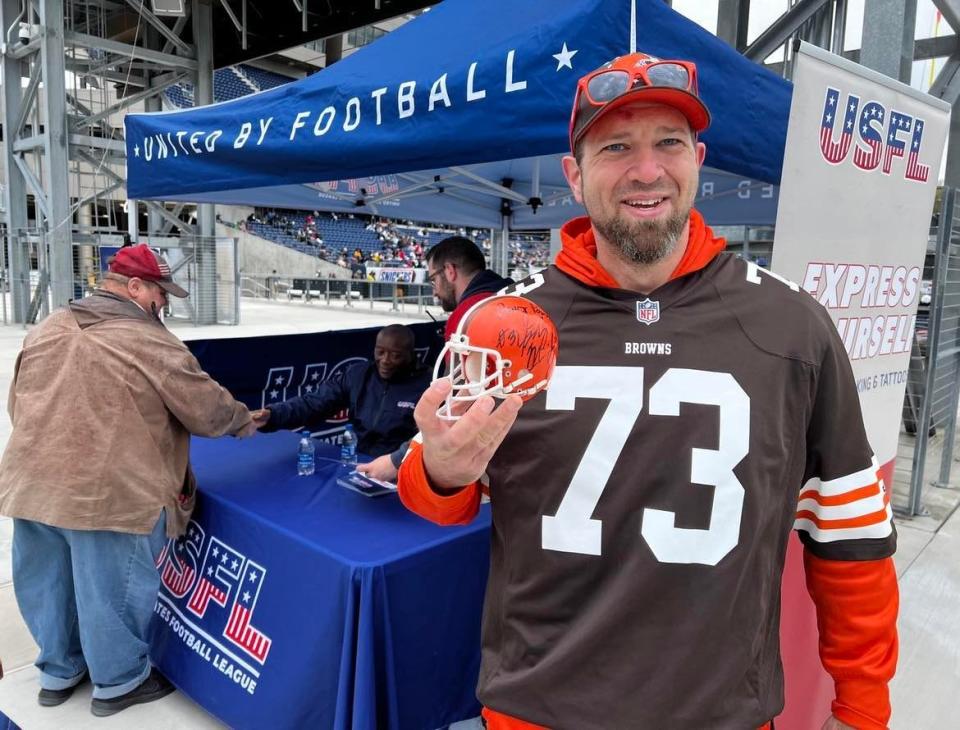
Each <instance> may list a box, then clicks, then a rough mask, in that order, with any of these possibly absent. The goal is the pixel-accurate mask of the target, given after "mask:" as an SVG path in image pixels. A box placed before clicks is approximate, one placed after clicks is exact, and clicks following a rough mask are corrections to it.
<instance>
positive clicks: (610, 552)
mask: <svg viewBox="0 0 960 730" xmlns="http://www.w3.org/2000/svg"><path fill="white" fill-rule="evenodd" d="M709 122H710V116H709V112H708V111H707V107H706V106H705V104H704V103H703V101H702V100H701V99H700V97H699V92H698V88H697V79H696V67H695V66H694V64H692V63H690V62H687V61H666V60H660V59H657V58H653V57H651V56H648V55H645V54H642V53H635V54H631V55H628V56H624V57H621V58H618V59H615V60H614V61H612V62H610V63H609V64H607V65H605V66H603V67H602V68H600V69H597V70H596V71H594V72H593V73H590V74H588V75H587V76H585V77H584V78H582V79H581V80H580V81H579V84H578V86H577V91H576V96H575V98H574V104H573V113H572V115H571V121H570V149H571V152H572V154H571V155H570V156H568V157H566V158H564V161H563V165H564V171H565V173H566V176H567V180H568V182H569V184H570V187H571V189H572V190H573V194H574V196H575V197H576V199H577V200H578V201H580V202H582V203H583V205H584V206H585V207H586V209H587V212H588V216H587V217H584V218H578V219H575V220H572V221H569V222H568V223H567V224H566V225H565V226H564V228H563V231H562V237H563V250H562V251H561V252H560V254H559V256H558V257H557V260H556V265H555V266H552V267H549V268H548V269H546V270H545V271H544V272H542V273H541V274H538V275H536V276H534V277H531V278H530V279H527V280H526V281H523V282H520V284H518V285H517V291H516V293H517V294H519V295H522V296H525V297H527V298H529V299H530V300H531V301H533V302H535V303H536V304H537V305H539V306H540V307H541V308H542V309H543V310H545V311H546V312H547V314H549V316H550V317H551V319H552V320H553V322H554V323H555V324H556V327H557V330H558V335H559V343H560V349H559V354H558V360H557V362H558V365H557V368H556V370H555V371H554V373H553V376H552V378H551V380H550V384H549V386H548V387H547V389H546V391H545V392H542V393H540V394H538V395H537V396H536V397H534V398H533V399H531V400H529V401H527V402H526V404H524V405H523V408H522V409H521V401H520V398H519V397H518V396H516V395H511V396H504V397H503V402H502V403H501V404H500V405H499V407H497V408H495V403H494V400H493V398H491V397H490V396H489V395H485V396H482V397H478V398H477V399H476V400H475V402H473V403H472V404H471V405H470V408H469V410H467V411H466V413H465V414H464V415H463V416H462V417H461V418H460V419H459V420H457V421H455V422H450V421H444V420H441V419H439V418H438V417H437V410H438V408H439V407H440V406H441V404H443V403H444V401H445V400H446V399H447V398H448V396H449V394H450V390H451V384H450V383H449V381H448V380H441V381H438V382H436V383H434V384H433V385H431V387H430V389H428V390H427V392H426V393H425V394H424V397H423V398H422V399H421V401H420V403H419V404H418V406H417V409H416V412H415V418H416V421H417V425H418V427H419V428H420V436H419V437H418V438H417V439H415V441H414V443H413V445H412V446H411V449H410V451H409V453H408V454H407V457H406V459H405V461H404V462H403V465H402V466H401V468H400V475H399V492H400V497H401V499H402V500H403V502H404V504H406V505H407V507H408V508H410V509H411V510H413V511H415V512H417V513H419V514H421V515H423V516H425V517H427V518H428V519H430V520H433V521H435V522H438V523H440V524H463V523H466V522H468V521H470V520H472V519H473V517H474V516H475V515H476V513H477V510H478V508H479V502H480V493H481V489H480V479H481V477H483V480H484V482H487V483H488V484H489V493H490V499H491V507H492V517H493V524H494V529H493V531H492V535H491V541H492V543H491V567H490V578H489V583H488V587H487V593H486V603H485V611H484V622H483V638H482V664H481V668H480V680H479V686H478V692H477V693H478V697H479V699H480V700H481V702H482V703H483V705H484V708H485V709H484V716H485V718H486V721H487V728H488V729H489V730H519V729H523V730H532V729H535V728H543V727H547V728H557V729H559V728H577V729H578V730H603V729H606V728H671V730H672V729H674V728H676V729H680V728H684V729H690V730H694V729H696V730H701V729H705V728H722V729H724V730H728V729H729V730H750V729H751V728H761V727H763V728H769V727H771V726H772V720H773V719H774V718H775V717H776V716H777V715H778V714H779V713H780V712H781V710H782V708H783V676H782V670H781V662H780V647H779V626H780V624H779V618H780V578H781V574H782V571H783V565H784V556H785V553H786V547H787V540H788V537H789V534H790V531H791V529H793V530H796V531H797V532H798V534H799V537H800V540H801V541H802V543H803V547H804V565H805V568H806V576H807V585H808V588H809V591H810V594H811V596H812V597H813V599H814V603H815V604H816V608H817V618H818V626H819V630H820V643H819V649H820V656H821V660H822V662H823V665H824V667H825V668H826V669H827V671H828V672H829V673H830V674H831V675H832V677H833V680H834V685H835V689H836V700H835V701H834V702H833V704H832V715H831V716H830V717H829V718H827V720H826V721H825V722H824V724H823V726H822V727H823V728H824V730H839V729H843V728H857V729H858V730H881V729H882V728H885V727H886V723H887V721H888V719H889V717H890V705H889V694H888V690H887V683H888V681H889V680H890V678H891V677H892V676H893V673H894V669H895V667H896V658H897V635H896V626H895V624H896V616H897V583H896V574H895V571H894V567H893V562H892V560H891V557H890V556H891V555H892V554H893V552H894V550H895V548H896V532H895V530H894V529H893V524H892V519H891V511H890V506H889V499H888V497H887V494H886V489H885V486H884V483H883V479H882V478H881V477H880V475H879V474H878V471H877V468H878V467H877V461H876V459H875V458H874V455H873V453H872V451H871V449H870V445H869V443H868V442H867V438H866V433H865V430H864V426H863V421H862V417H861V415H860V406H859V400H858V397H857V390H856V386H855V383H854V379H853V375H852V372H851V369H850V364H849V361H848V359H847V355H846V352H845V350H844V348H843V344H842V342H841V341H840V339H839V337H838V335H837V332H836V329H835V327H834V326H833V323H832V322H831V320H830V318H829V316H828V315H827V313H826V311H825V310H824V309H823V308H822V307H820V305H818V304H817V303H816V301H815V300H814V299H813V298H812V297H810V296H808V295H807V294H806V293H805V292H803V291H801V290H800V289H799V287H797V286H796V285H795V284H792V283H791V282H787V281H785V280H783V279H780V278H779V277H776V276H774V275H772V274H769V273H768V272H765V271H762V270H760V269H758V268H757V267H756V266H754V265H752V264H749V263H747V262H746V261H743V260H742V259H739V258H737V257H735V256H732V255H728V254H723V253H722V249H723V248H724V246H725V242H724V241H723V239H719V238H715V237H714V236H713V234H712V232H711V231H710V228H709V227H707V226H706V224H705V223H704V221H703V218H702V217H701V216H700V214H699V213H697V211H696V210H694V209H693V207H692V206H693V201H694V197H695V192H696V190H697V183H698V176H699V168H700V165H701V164H702V162H703V159H704V153H705V147H704V144H703V143H702V142H701V141H700V139H699V134H700V133H701V132H703V131H704V130H705V129H706V128H707V126H708V124H709ZM463 377H464V378H465V379H466V380H467V382H468V383H469V378H470V377H471V376H470V374H469V373H466V374H465V375H464V376H463Z"/></svg>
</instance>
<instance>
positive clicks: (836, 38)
mask: <svg viewBox="0 0 960 730" xmlns="http://www.w3.org/2000/svg"><path fill="white" fill-rule="evenodd" d="M846 32H847V0H834V3H833V39H832V40H831V42H830V51H831V52H832V53H836V54H837V55H840V54H842V53H843V39H844V35H846Z"/></svg>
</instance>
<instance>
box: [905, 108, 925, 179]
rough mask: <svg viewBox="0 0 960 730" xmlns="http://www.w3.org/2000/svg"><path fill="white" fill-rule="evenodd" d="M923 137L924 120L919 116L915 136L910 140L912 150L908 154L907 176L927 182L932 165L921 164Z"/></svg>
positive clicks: (915, 125)
mask: <svg viewBox="0 0 960 730" xmlns="http://www.w3.org/2000/svg"><path fill="white" fill-rule="evenodd" d="M922 139H923V120H922V119H920V118H919V117H918V118H917V120H916V124H914V125H913V138H912V139H911V140H910V152H909V153H908V154H907V173H906V178H907V179H908V180H916V181H917V182H926V181H927V177H928V176H929V175H930V165H921V164H920V161H919V159H918V158H919V157H920V142H921V140H922Z"/></svg>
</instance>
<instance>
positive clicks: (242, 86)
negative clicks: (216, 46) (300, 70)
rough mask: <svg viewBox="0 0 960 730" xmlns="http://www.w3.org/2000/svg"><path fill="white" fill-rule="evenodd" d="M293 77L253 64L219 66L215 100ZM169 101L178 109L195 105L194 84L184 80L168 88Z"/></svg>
mask: <svg viewBox="0 0 960 730" xmlns="http://www.w3.org/2000/svg"><path fill="white" fill-rule="evenodd" d="M290 81H293V79H291V78H287V77H286V76H281V75H280V74H275V73H271V72H270V71H263V70H261V69H258V68H254V67H253V66H247V65H245V64H241V65H239V66H227V67H226V68H218V69H217V70H216V71H214V72H213V100H214V101H215V102H219V101H230V100H231V99H239V98H240V97H241V96H248V95H249V94H253V93H256V92H258V91H264V90H266V89H272V88H274V87H276V86H281V85H283V84H286V83H288V82H290ZM165 96H166V98H167V101H168V102H169V103H170V104H171V105H172V106H173V107H175V108H177V109H186V108H189V107H192V106H193V105H194V98H193V84H190V83H187V82H182V83H179V84H175V85H173V86H170V87H168V88H167V90H166V92H165Z"/></svg>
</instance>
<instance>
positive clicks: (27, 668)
mask: <svg viewBox="0 0 960 730" xmlns="http://www.w3.org/2000/svg"><path fill="white" fill-rule="evenodd" d="M433 311H434V313H435V314H439V313H438V312H437V310H436V309H435V308H434V310H433ZM413 316H416V315H415V313H410V314H404V313H400V314H398V313H394V312H390V311H388V310H386V309H383V310H374V311H372V312H371V311H370V309H369V308H364V307H354V308H351V309H349V310H345V309H342V308H339V309H325V308H323V307H320V306H318V305H317V304H303V303H289V304H287V303H272V302H262V301H246V300H245V301H244V302H243V309H242V320H243V324H241V325H239V326H236V327H223V326H220V327H213V328H209V327H198V328H194V327H190V326H185V325H183V324H180V323H171V328H172V329H174V331H176V333H177V334H178V335H179V336H180V337H182V338H184V339H200V338H208V337H248V336H255V335H265V334H286V333H296V332H317V331H324V330H331V329H352V328H356V327H369V326H377V325H384V324H389V323H391V322H401V323H404V322H410V321H411V317H413ZM424 318H425V317H424ZM24 335H25V330H24V329H23V328H22V327H17V326H6V327H3V326H0V405H2V406H3V407H4V410H5V406H6V394H7V389H8V388H9V384H10V378H11V375H12V373H13V364H14V361H15V359H16V356H17V353H18V352H19V349H20V344H21V342H22V340H23V337H24ZM9 433H10V424H9V420H8V419H7V418H5V417H4V418H0V449H2V448H3V447H5V446H6V442H7V438H8V437H9ZM911 448H912V440H911V439H909V437H906V436H904V437H903V439H902V443H901V453H902V454H905V453H906V452H907V451H909V449H911ZM958 453H960V450H958ZM930 458H931V459H932V458H937V459H938V458H939V457H938V456H935V455H934V456H931V457H930ZM937 463H939V462H937ZM898 471H899V470H898ZM897 476H898V479H897V483H896V484H895V487H894V491H895V502H896V500H898V499H903V498H904V495H905V491H904V490H905V489H906V485H905V483H904V482H903V474H902V473H901V474H898V475H897ZM925 496H926V497H927V499H925V501H928V502H929V503H930V504H931V509H930V511H931V514H930V515H929V516H924V517H919V518H915V519H911V520H907V519H898V520H897V529H898V531H899V536H900V537H899V550H898V553H897V555H896V558H895V560H896V564H897V573H898V574H899V576H900V593H901V610H900V665H899V668H898V672H897V676H896V677H895V678H894V680H893V683H892V685H891V695H892V702H893V708H894V714H893V720H892V722H891V727H892V728H894V730H926V729H927V728H929V729H930V730H933V729H935V728H955V727H960V719H958V718H960V692H958V691H957V688H958V687H960V510H957V509H956V506H957V503H958V501H960V489H958V482H957V472H956V471H955V472H954V475H953V477H952V479H951V483H950V487H949V488H947V489H934V488H932V487H928V488H927V491H926V493H925ZM11 533H12V522H11V520H10V519H8V518H3V517H0V660H2V662H3V667H4V670H5V671H6V676H5V677H4V679H3V681H0V712H3V713H4V714H6V715H7V716H9V717H10V718H11V719H12V720H13V721H14V722H16V723H17V724H18V725H20V727H22V728H24V729H25V730H33V728H40V729H45V728H51V729H52V728H87V727H94V726H96V727H97V728H107V727H116V728H121V727H122V728H128V727H136V728H138V730H159V729H160V728H217V727H222V725H221V724H220V723H219V722H217V720H215V719H214V718H212V717H211V716H210V715H208V714H207V713H206V712H205V711H204V710H202V709H201V708H200V707H199V706H197V705H196V704H195V703H193V702H192V701H190V700H189V699H188V698H186V697H185V696H184V695H183V694H182V693H179V692H175V693H174V694H172V695H170V696H169V697H166V698H164V699H163V700H160V701H158V702H154V703H151V704H149V705H144V706H140V707H133V708H130V709H129V710H126V711H124V712H123V713H121V714H119V715H117V716H115V717H111V718H94V717H93V716H92V715H91V714H90V710H89V696H90V686H89V685H87V686H86V687H85V688H83V689H81V690H78V692H77V694H76V695H75V696H74V697H73V698H72V699H71V700H70V701H69V702H67V703H65V704H64V705H62V706H60V707H59V708H52V709H48V708H41V707H39V706H38V705H37V703H36V690H37V685H36V679H35V671H34V669H33V666H32V662H33V659H34V657H35V652H36V647H35V645H34V644H33V641H32V639H31V638H30V635H29V633H28V632H27V630H26V628H25V627H24V625H23V622H22V619H21V618H20V614H19V612H18V611H17V607H16V602H15V599H14V595H13V583H12V580H11V575H10V573H11V568H10V539H11ZM458 725H460V724H458ZM462 725H463V730H466V729H467V728H476V727H478V725H477V724H476V723H475V722H466V723H463V724H462ZM811 730H817V729H816V728H811Z"/></svg>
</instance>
